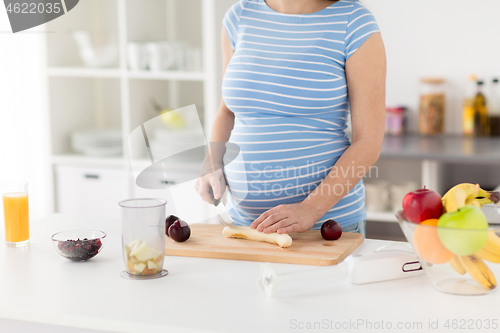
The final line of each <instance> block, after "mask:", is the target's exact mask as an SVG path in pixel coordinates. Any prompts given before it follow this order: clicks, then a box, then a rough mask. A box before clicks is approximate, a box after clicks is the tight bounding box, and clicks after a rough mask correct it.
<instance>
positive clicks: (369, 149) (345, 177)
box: [302, 139, 382, 219]
mask: <svg viewBox="0 0 500 333" xmlns="http://www.w3.org/2000/svg"><path fill="white" fill-rule="evenodd" d="M381 146H382V140H369V139H364V140H359V141H357V142H353V143H352V144H351V146H350V147H349V148H347V149H346V151H345V152H344V153H343V154H342V156H341V157H340V158H339V159H338V160H337V163H335V165H334V166H333V168H332V169H331V170H330V172H329V173H328V175H327V176H326V177H325V179H324V180H323V181H322V182H321V183H320V185H318V187H317V188H316V189H315V190H314V191H312V192H311V193H310V194H309V196H308V197H307V198H306V199H305V200H304V201H303V202H302V204H303V205H305V206H307V207H308V208H309V209H311V211H313V212H314V213H315V215H316V217H317V219H319V218H321V216H323V215H324V214H326V213H327V212H328V211H329V210H330V209H331V208H332V207H333V206H334V205H336V204H337V203H338V202H339V201H340V200H341V199H342V198H343V197H344V196H345V195H346V194H347V193H349V191H351V190H352V189H353V188H354V187H355V186H356V184H357V183H358V182H359V181H360V180H361V179H362V178H363V176H364V175H365V174H366V173H367V172H368V171H369V170H370V168H371V167H372V166H373V165H374V164H375V162H377V160H378V157H379V155H380V150H381Z"/></svg>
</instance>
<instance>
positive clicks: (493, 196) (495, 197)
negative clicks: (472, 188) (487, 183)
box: [477, 188, 500, 205]
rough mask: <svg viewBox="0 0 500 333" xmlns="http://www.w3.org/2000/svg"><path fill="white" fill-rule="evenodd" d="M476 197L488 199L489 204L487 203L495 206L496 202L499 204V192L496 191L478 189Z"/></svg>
mask: <svg viewBox="0 0 500 333" xmlns="http://www.w3.org/2000/svg"><path fill="white" fill-rule="evenodd" d="M477 196H478V197H484V198H486V199H488V200H489V201H490V202H487V203H494V204H495V205H496V204H497V203H498V202H500V192H498V191H486V190H483V189H482V188H479V190H478V191H477Z"/></svg>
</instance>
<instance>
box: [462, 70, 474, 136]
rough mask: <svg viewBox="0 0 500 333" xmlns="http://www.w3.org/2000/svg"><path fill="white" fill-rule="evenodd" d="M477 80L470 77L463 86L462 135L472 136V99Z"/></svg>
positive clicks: (472, 76)
mask: <svg viewBox="0 0 500 333" xmlns="http://www.w3.org/2000/svg"><path fill="white" fill-rule="evenodd" d="M476 82H477V79H476V77H475V76H474V75H470V76H469V79H468V80H467V84H466V86H465V98H464V106H463V109H462V133H463V134H464V135H466V136H474V97H475V94H476Z"/></svg>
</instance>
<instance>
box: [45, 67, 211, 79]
mask: <svg viewBox="0 0 500 333" xmlns="http://www.w3.org/2000/svg"><path fill="white" fill-rule="evenodd" d="M48 74H49V76H51V77H68V78H74V77H88V78H120V77H121V76H122V74H123V76H124V77H128V78H130V79H145V80H176V81H204V80H205V73H204V72H188V71H162V72H151V71H125V72H122V71H120V70H119V69H115V68H86V67H50V68H49V69H48Z"/></svg>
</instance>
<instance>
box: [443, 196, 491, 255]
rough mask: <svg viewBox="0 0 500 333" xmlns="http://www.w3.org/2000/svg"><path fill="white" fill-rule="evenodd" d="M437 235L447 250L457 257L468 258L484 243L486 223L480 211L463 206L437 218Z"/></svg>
mask: <svg viewBox="0 0 500 333" xmlns="http://www.w3.org/2000/svg"><path fill="white" fill-rule="evenodd" d="M438 235H439V239H440V240H441V242H442V243H443V245H444V246H445V247H446V248H447V249H448V250H450V251H451V252H453V253H455V254H456V255H459V256H468V255H471V254H474V253H475V252H477V251H478V250H479V249H481V248H482V247H483V246H484V244H485V243H486V239H487V238H488V222H487V221H486V216H484V213H483V212H482V211H481V209H479V208H478V207H476V206H470V205H469V206H464V207H462V208H459V209H458V210H456V211H454V212H449V213H445V214H443V215H442V216H441V217H440V218H439V222H438Z"/></svg>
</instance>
